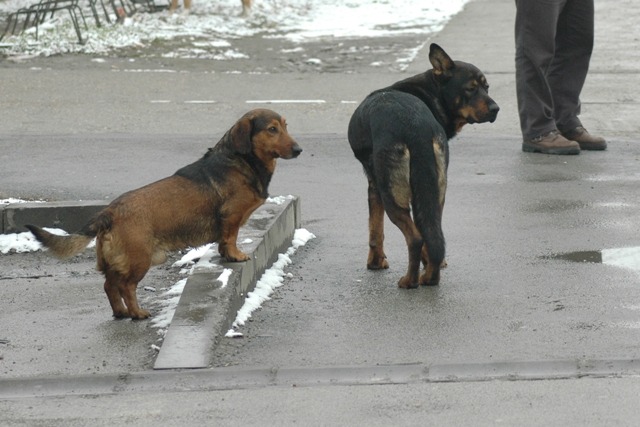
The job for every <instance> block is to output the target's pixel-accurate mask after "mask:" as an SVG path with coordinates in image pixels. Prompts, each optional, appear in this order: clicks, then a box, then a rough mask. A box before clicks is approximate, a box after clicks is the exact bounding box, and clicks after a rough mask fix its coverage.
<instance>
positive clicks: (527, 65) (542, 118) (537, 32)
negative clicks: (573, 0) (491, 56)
mask: <svg viewBox="0 0 640 427" xmlns="http://www.w3.org/2000/svg"><path fill="white" fill-rule="evenodd" d="M565 1H566V0H545V1H542V0H516V24H515V41H516V95H517V98H518V113H519V115H520V127H521V130H522V136H523V139H524V140H525V141H526V140H530V139H534V138H537V137H539V136H541V135H544V134H547V133H549V132H551V131H553V130H556V123H555V115H554V112H553V109H554V105H553V95H552V93H551V88H550V87H549V83H548V81H547V70H548V68H549V65H550V64H551V63H552V61H553V57H554V53H555V40H556V28H557V23H558V19H559V16H560V12H561V11H562V7H563V5H564V3H565Z"/></svg>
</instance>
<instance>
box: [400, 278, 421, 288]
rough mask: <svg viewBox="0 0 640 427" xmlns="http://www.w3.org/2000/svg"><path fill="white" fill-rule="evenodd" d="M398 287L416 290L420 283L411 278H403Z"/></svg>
mask: <svg viewBox="0 0 640 427" xmlns="http://www.w3.org/2000/svg"><path fill="white" fill-rule="evenodd" d="M398 287H399V288H401V289H415V288H417V287H418V282H417V281H414V280H412V279H411V277H409V276H402V277H401V278H400V280H398Z"/></svg>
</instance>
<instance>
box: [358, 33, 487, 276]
mask: <svg viewBox="0 0 640 427" xmlns="http://www.w3.org/2000/svg"><path fill="white" fill-rule="evenodd" d="M429 60H430V61H431V65H433V69H431V70H428V71H426V72H425V73H422V74H418V75H416V76H413V77H410V78H408V79H405V80H402V81H399V82H397V83H395V84H393V85H391V86H389V87H387V88H384V89H380V90H377V91H375V92H373V93H371V94H370V95H369V96H367V98H366V99H365V100H364V101H363V102H362V103H361V104H360V105H359V106H358V108H357V109H356V110H355V112H354V113H353V116H352V117H351V121H350V122H349V134H348V136H349V143H350V144H351V148H352V150H353V152H354V154H355V156H356V158H357V159H358V160H359V161H360V162H361V163H362V165H363V167H364V171H365V173H366V175H367V179H368V181H369V258H368V260H367V267H368V268H369V269H373V270H376V269H382V268H388V267H389V264H388V262H387V259H386V255H385V253H384V248H383V240H384V230H383V227H384V213H385V211H386V213H387V215H388V216H389V219H391V221H392V222H393V223H394V224H395V225H396V226H398V228H399V229H400V230H401V231H402V233H403V234H404V238H405V240H406V243H407V248H408V251H409V266H408V270H407V274H406V275H405V276H403V277H402V278H401V279H400V281H399V282H398V286H400V287H401V288H415V287H417V286H418V285H419V284H423V285H437V284H438V283H439V281H440V268H441V265H442V264H443V262H444V257H445V241H444V236H443V233H442V226H441V221H442V210H443V207H444V199H445V191H446V187H447V167H448V165H449V146H448V140H449V139H450V138H452V137H453V136H455V135H456V134H457V133H458V132H459V131H460V129H461V128H462V127H463V126H464V125H465V124H466V123H483V122H493V121H494V120H495V119H496V116H497V114H498V110H499V108H498V105H497V104H496V103H495V102H494V101H493V99H491V98H490V97H489V95H488V88H489V86H488V84H487V80H486V79H485V77H484V75H483V74H482V72H481V71H480V70H479V69H478V68H476V67H475V66H473V65H471V64H468V63H465V62H461V61H453V60H451V58H450V57H449V56H448V55H447V54H446V53H445V51H444V50H443V49H442V48H441V47H440V46H438V45H436V44H432V45H431V47H430V51H429ZM412 214H413V218H412ZM420 260H422V262H423V263H424V266H425V271H424V274H423V275H422V276H420V277H418V276H419V275H418V273H419V269H420Z"/></svg>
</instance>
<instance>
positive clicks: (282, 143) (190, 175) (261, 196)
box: [27, 109, 302, 319]
mask: <svg viewBox="0 0 640 427" xmlns="http://www.w3.org/2000/svg"><path fill="white" fill-rule="evenodd" d="M301 152H302V149H301V148H300V147H299V146H298V144H297V143H296V141H294V140H293V138H291V136H290V135H289V133H288V132H287V125H286V122H285V120H284V118H283V117H281V116H280V115H278V114H277V113H275V112H273V111H270V110H263V109H259V110H252V111H250V112H248V113H247V114H245V115H244V116H242V118H240V120H238V121H237V122H236V123H235V124H234V125H233V127H232V128H231V129H230V130H229V131H227V133H226V134H225V135H224V136H223V137H222V139H221V140H220V141H219V142H218V143H217V144H216V145H215V146H214V147H213V148H210V149H209V150H208V152H207V153H206V154H205V155H204V157H202V158H201V159H200V160H198V161H196V162H195V163H192V164H190V165H188V166H185V167H183V168H182V169H180V170H178V171H177V172H176V173H175V174H174V175H172V176H170V177H168V178H164V179H162V180H160V181H157V182H154V183H152V184H149V185H147V186H144V187H142V188H139V189H137V190H133V191H130V192H128V193H125V194H123V195H121V196H120V197H118V198H117V199H115V200H114V201H113V202H112V203H111V204H109V206H107V207H106V208H105V209H104V210H102V211H101V212H99V213H98V214H97V215H96V216H95V217H94V218H93V219H92V220H91V221H90V222H89V223H88V224H87V225H85V226H84V227H83V229H82V230H81V231H80V232H79V233H78V234H72V235H69V236H57V235H53V234H51V233H48V232H47V231H45V230H42V229H41V228H38V227H35V226H33V225H29V226H27V228H28V229H29V230H30V231H31V232H32V233H33V234H34V235H35V236H36V238H37V239H38V240H39V241H40V242H42V244H43V245H44V246H46V247H48V248H49V249H50V250H51V252H52V253H53V254H54V255H55V256H57V257H60V258H67V257H70V256H72V255H74V254H77V253H79V252H80V251H82V250H83V249H85V248H86V246H87V244H88V243H90V241H91V240H92V239H93V238H94V237H97V241H96V252H97V264H98V270H100V271H101V272H102V273H103V274H104V276H105V279H106V280H105V283H104V290H105V292H106V293H107V297H108V298H109V303H110V304H111V308H112V309H113V315H114V316H115V317H116V318H124V317H131V318H132V319H145V318H147V317H149V315H150V314H149V312H148V311H147V310H143V309H141V308H140V307H139V305H138V301H137V298H136V288H137V285H138V282H140V281H141V280H142V278H143V277H144V276H145V274H146V273H147V271H148V270H149V268H150V267H151V266H152V265H157V264H161V263H163V262H164V261H166V259H167V255H166V252H167V251H172V250H176V249H182V248H186V247H188V246H198V245H202V244H205V243H210V242H217V243H218V244H219V246H218V250H219V252H220V255H221V256H223V257H224V258H226V259H227V260H228V261H246V260H248V259H249V258H248V256H247V255H246V254H244V253H243V252H241V251H240V250H239V249H238V247H237V246H236V240H237V237H238V230H239V228H240V226H242V225H243V224H244V223H245V222H246V221H247V219H248V218H249V216H250V215H251V213H252V212H253V211H254V210H255V209H257V208H258V207H259V206H260V205H262V204H263V203H264V201H265V199H266V198H267V196H268V192H267V190H268V187H269V182H270V180H271V176H272V174H273V172H274V170H275V167H276V159H277V158H279V157H282V158H283V159H291V158H294V157H297V156H298V155H299V154H300V153H301Z"/></svg>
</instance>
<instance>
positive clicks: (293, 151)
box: [291, 142, 302, 157]
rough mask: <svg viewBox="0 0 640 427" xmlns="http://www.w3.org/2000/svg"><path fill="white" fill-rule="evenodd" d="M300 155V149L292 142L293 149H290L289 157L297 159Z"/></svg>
mask: <svg viewBox="0 0 640 427" xmlns="http://www.w3.org/2000/svg"><path fill="white" fill-rule="evenodd" d="M300 153H302V148H300V146H299V145H298V143H297V142H294V143H293V147H291V155H292V156H293V157H298V156H299V155H300Z"/></svg>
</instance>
